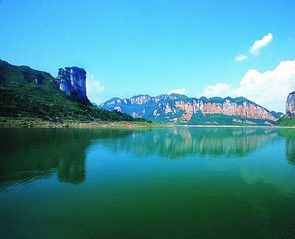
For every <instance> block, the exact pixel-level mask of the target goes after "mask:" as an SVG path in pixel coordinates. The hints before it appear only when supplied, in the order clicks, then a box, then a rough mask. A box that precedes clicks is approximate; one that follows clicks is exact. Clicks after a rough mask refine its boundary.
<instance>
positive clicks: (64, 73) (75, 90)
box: [57, 67, 89, 102]
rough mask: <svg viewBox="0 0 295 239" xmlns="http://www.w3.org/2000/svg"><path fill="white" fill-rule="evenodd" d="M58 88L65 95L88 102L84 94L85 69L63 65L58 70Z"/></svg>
mask: <svg viewBox="0 0 295 239" xmlns="http://www.w3.org/2000/svg"><path fill="white" fill-rule="evenodd" d="M57 82H58V84H59V89H60V90H61V91H63V92H64V93H65V94H66V95H68V96H71V97H73V98H75V99H77V100H79V101H82V102H89V100H88V98H87V95H86V71H85V70H84V69H83V68H78V67H65V68H60V69H59V70H58V76H57Z"/></svg>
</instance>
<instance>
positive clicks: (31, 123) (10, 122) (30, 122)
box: [0, 117, 173, 128]
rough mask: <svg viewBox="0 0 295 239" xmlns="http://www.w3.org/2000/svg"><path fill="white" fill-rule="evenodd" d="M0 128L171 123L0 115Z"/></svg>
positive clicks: (102, 126)
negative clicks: (44, 118)
mask: <svg viewBox="0 0 295 239" xmlns="http://www.w3.org/2000/svg"><path fill="white" fill-rule="evenodd" d="M0 127H1V128H159V127H163V128H164V127H173V124H164V123H150V122H139V121H138V122H136V121H135V122H130V121H116V122H110V121H77V120H65V121H46V120H42V119H38V118H37V119H36V118H7V117H0Z"/></svg>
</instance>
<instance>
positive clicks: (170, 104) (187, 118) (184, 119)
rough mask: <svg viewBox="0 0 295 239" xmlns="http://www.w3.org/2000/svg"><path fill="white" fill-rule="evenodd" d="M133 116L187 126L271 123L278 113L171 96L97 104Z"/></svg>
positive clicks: (236, 102) (241, 101) (229, 101)
mask: <svg viewBox="0 0 295 239" xmlns="http://www.w3.org/2000/svg"><path fill="white" fill-rule="evenodd" d="M101 106H102V108H104V109H108V110H118V111H121V112H123V113H127V114H130V115H132V116H134V117H140V118H146V119H149V120H156V121H161V122H177V123H189V124H262V125H268V124H274V123H275V122H276V121H277V120H278V119H279V118H280V117H281V116H282V113H276V112H270V111H268V110H267V109H265V108H263V107H262V106H259V105H257V104H255V103H254V102H252V101H250V100H248V99H246V98H243V97H238V98H230V97H227V98H219V97H214V98H209V99H208V98H206V97H201V98H199V99H197V98H189V97H187V96H185V95H178V94H171V95H166V94H164V95H160V96H157V97H151V96H149V95H138V96H133V97H131V98H130V99H120V98H113V99H111V100H109V101H107V102H105V103H104V104H102V105H101Z"/></svg>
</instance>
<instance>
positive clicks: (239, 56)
mask: <svg viewBox="0 0 295 239" xmlns="http://www.w3.org/2000/svg"><path fill="white" fill-rule="evenodd" d="M247 58H248V57H247V56H245V55H243V54H240V55H237V56H236V57H235V62H241V61H244V60H247Z"/></svg>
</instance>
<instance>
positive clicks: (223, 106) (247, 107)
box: [175, 100, 276, 121]
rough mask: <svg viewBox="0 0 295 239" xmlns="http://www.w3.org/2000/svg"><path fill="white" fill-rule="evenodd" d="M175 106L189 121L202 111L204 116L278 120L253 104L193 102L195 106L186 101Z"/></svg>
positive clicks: (178, 102) (177, 102)
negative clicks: (220, 115) (221, 115)
mask: <svg viewBox="0 0 295 239" xmlns="http://www.w3.org/2000/svg"><path fill="white" fill-rule="evenodd" d="M175 106H176V107H177V108H178V109H180V110H183V111H184V112H185V113H184V114H183V115H182V117H183V119H185V120H187V121H189V120H190V119H191V117H192V115H193V114H195V113H197V111H199V110H200V111H201V112H202V113H203V114H204V115H206V114H224V115H229V116H233V115H234V116H241V117H246V118H252V119H267V120H273V121H275V120H276V118H275V117H273V116H272V115H271V114H270V113H269V112H268V111H267V110H265V109H264V108H262V107H260V106H258V105H255V104H251V103H248V102H243V104H238V103H236V102H230V101H227V100H226V101H225V102H224V103H216V102H214V103H211V102H202V101H199V102H193V105H192V104H191V103H189V102H185V101H176V102H175Z"/></svg>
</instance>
